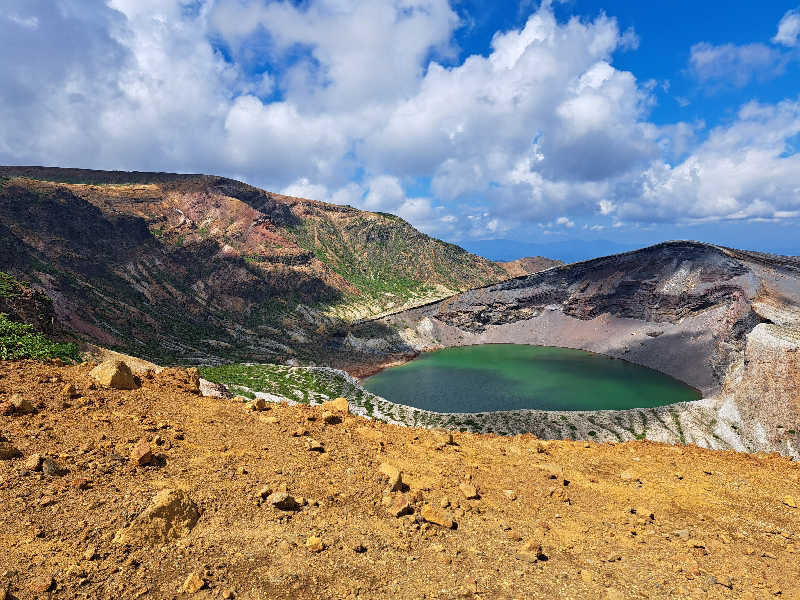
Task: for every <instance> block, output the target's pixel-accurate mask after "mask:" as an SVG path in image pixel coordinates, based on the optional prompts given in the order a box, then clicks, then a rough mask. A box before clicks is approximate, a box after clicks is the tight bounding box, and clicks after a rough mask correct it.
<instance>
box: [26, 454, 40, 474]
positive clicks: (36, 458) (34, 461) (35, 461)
mask: <svg viewBox="0 0 800 600" xmlns="http://www.w3.org/2000/svg"><path fill="white" fill-rule="evenodd" d="M25 468H26V469H28V470H29V471H41V470H42V455H41V454H31V455H30V456H29V457H28V458H26V459H25Z"/></svg>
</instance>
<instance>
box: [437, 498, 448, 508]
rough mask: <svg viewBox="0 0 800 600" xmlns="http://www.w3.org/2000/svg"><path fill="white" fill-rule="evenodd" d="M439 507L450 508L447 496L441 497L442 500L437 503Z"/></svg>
mask: <svg viewBox="0 0 800 600" xmlns="http://www.w3.org/2000/svg"><path fill="white" fill-rule="evenodd" d="M439 506H441V507H442V508H447V507H449V506H450V499H449V498H448V497H447V496H444V497H443V498H442V499H441V500H440V501H439Z"/></svg>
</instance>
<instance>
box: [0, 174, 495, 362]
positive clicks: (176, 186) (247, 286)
mask: <svg viewBox="0 0 800 600" xmlns="http://www.w3.org/2000/svg"><path fill="white" fill-rule="evenodd" d="M32 176H35V177H37V178H36V179H31V177H32ZM0 177H2V178H3V179H2V181H1V182H0V233H2V235H1V236H0V240H2V241H0V245H2V248H0V249H2V250H3V252H2V256H0V270H2V269H4V270H7V271H11V272H13V273H14V274H15V275H18V276H20V277H22V278H24V279H28V280H30V282H31V283H33V284H34V285H35V286H37V287H39V288H41V289H42V290H43V291H44V292H45V293H46V294H47V295H48V296H50V297H51V298H53V301H54V306H55V308H56V311H57V312H59V316H60V317H61V319H62V320H63V321H64V322H65V324H66V325H67V327H68V328H70V329H72V330H74V331H76V332H77V333H78V334H79V335H81V336H83V337H85V338H88V339H90V340H91V341H95V342H98V343H100V344H102V345H106V346H111V347H113V349H116V350H123V351H126V352H127V353H130V354H137V355H141V356H143V357H145V358H149V359H158V360H162V361H163V360H166V361H167V362H169V361H173V362H174V361H189V362H204V361H206V362H215V361H219V360H226V359H227V360H230V359H245V360H267V359H273V360H274V359H276V357H280V358H282V359H285V358H286V356H287V355H290V356H291V355H295V354H299V355H300V356H304V357H305V359H306V360H309V359H313V358H314V356H315V350H316V345H315V344H314V343H313V342H312V340H311V338H312V337H313V336H314V335H316V334H317V333H318V332H319V331H320V330H325V329H327V328H331V327H333V328H335V327H338V326H340V324H342V323H345V322H347V320H350V319H353V318H359V317H364V316H369V315H374V314H381V313H385V312H389V311H391V310H392V309H397V308H400V307H404V306H412V305H416V304H419V303H422V302H425V301H428V300H430V299H433V298H441V297H446V296H448V295H450V294H452V293H454V292H456V291H460V290H463V289H468V288H471V287H475V286H476V285H480V284H484V283H489V282H492V281H500V280H502V279H504V278H506V277H507V274H506V272H505V271H504V270H503V269H502V268H501V267H500V266H499V265H496V264H495V263H492V262H490V261H488V260H486V259H483V258H480V257H477V256H475V255H472V254H469V253H468V252H466V251H465V250H463V249H461V248H459V247H458V246H455V245H452V244H448V243H446V242H442V241H440V240H436V239H435V238H431V237H429V236H427V235H425V234H422V233H420V232H418V231H417V230H415V229H414V228H413V227H411V226H410V225H409V224H408V223H406V222H405V221H403V220H402V219H400V218H399V217H394V216H387V215H381V214H378V213H370V212H366V211H359V210H358V209H355V208H352V207H347V206H339V205H334V204H329V203H323V202H318V201H314V200H306V199H302V198H293V197H289V196H284V195H281V194H274V193H271V192H267V191H265V190H260V189H259V188H255V187H253V186H250V185H248V184H245V183H242V182H238V181H235V180H232V179H228V178H222V177H216V176H207V175H200V176H198V175H189V174H168V173H147V172H109V171H92V170H80V169H60V168H38V167H0ZM51 179H56V180H58V181H50V180H51ZM134 321H135V322H134ZM287 341H288V342H289V343H287Z"/></svg>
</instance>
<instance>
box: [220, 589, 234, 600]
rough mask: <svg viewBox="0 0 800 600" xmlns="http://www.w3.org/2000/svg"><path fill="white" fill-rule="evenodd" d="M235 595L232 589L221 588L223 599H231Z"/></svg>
mask: <svg viewBox="0 0 800 600" xmlns="http://www.w3.org/2000/svg"><path fill="white" fill-rule="evenodd" d="M235 597H236V595H235V594H234V592H233V590H222V598H223V600H232V599H233V598H235Z"/></svg>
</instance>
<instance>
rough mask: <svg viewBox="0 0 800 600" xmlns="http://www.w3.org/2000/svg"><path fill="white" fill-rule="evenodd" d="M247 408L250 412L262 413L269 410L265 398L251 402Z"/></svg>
mask: <svg viewBox="0 0 800 600" xmlns="http://www.w3.org/2000/svg"><path fill="white" fill-rule="evenodd" d="M247 407H248V408H249V409H250V410H255V411H258V412H261V411H262V410H267V401H266V400H264V399H263V398H256V399H255V400H253V401H252V402H250V403H249V404H248V405H247Z"/></svg>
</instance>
